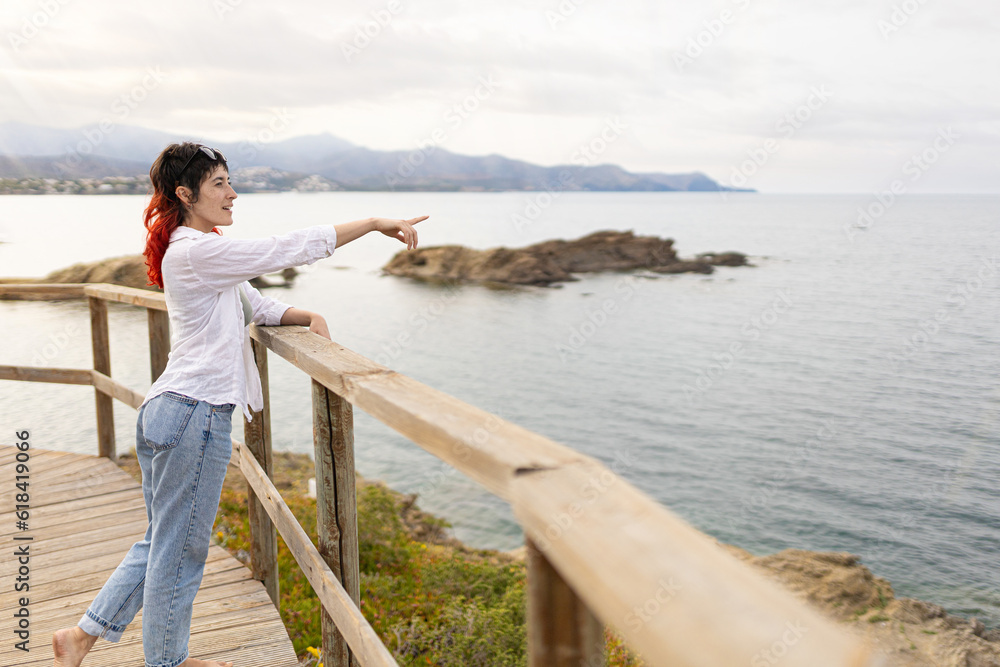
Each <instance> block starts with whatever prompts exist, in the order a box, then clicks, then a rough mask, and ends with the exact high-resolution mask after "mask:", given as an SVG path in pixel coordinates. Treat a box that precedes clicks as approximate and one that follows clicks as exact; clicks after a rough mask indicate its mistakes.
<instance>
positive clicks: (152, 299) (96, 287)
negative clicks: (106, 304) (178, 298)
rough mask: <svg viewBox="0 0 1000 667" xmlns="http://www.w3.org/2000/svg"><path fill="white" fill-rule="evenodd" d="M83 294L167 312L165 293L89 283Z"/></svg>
mask: <svg viewBox="0 0 1000 667" xmlns="http://www.w3.org/2000/svg"><path fill="white" fill-rule="evenodd" d="M83 293H84V294H86V295H87V296H88V297H91V298H96V299H103V300H104V301H117V302H119V303H128V304H131V305H133V306H142V307H144V308H152V309H153V310H164V311H165V310H166V309H167V300H166V297H165V296H164V295H163V292H159V291H155V292H154V291H153V290H145V289H136V288H134V287H124V286H122V285H112V284H110V283H89V284H87V286H86V287H84V289H83Z"/></svg>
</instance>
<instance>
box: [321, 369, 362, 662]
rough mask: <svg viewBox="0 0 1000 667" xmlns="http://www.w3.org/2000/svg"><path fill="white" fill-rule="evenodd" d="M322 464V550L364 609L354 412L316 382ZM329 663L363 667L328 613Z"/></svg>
mask: <svg viewBox="0 0 1000 667" xmlns="http://www.w3.org/2000/svg"><path fill="white" fill-rule="evenodd" d="M312 403H313V445H314V450H315V461H316V535H317V545H316V546H317V547H318V549H319V553H320V555H321V556H322V557H323V560H324V561H326V564H327V565H329V566H330V569H331V570H332V571H333V574H334V576H336V577H337V580H338V581H339V582H340V583H341V585H343V587H344V589H345V590H346V591H347V593H348V595H350V597H351V599H352V600H353V601H354V604H355V605H357V606H360V605H361V575H360V573H359V562H358V561H359V558H358V510H357V492H356V489H355V477H354V414H353V411H352V410H351V404H350V403H348V402H347V401H345V400H344V399H342V398H341V397H339V396H337V395H336V394H334V393H333V392H332V391H330V390H329V389H327V388H326V387H324V386H323V385H322V384H320V383H319V382H316V381H315V380H313V381H312ZM321 617H322V634H323V664H324V665H330V666H331V667H350V666H351V665H352V664H354V665H357V661H356V660H355V659H353V657H352V656H351V651H350V648H349V647H348V645H347V642H346V641H345V640H344V637H343V635H341V634H340V632H339V631H338V630H337V627H336V625H335V624H334V622H333V619H332V618H331V617H330V615H329V614H328V613H327V612H326V610H323V611H322V613H321Z"/></svg>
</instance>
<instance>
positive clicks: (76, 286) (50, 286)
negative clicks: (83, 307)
mask: <svg viewBox="0 0 1000 667" xmlns="http://www.w3.org/2000/svg"><path fill="white" fill-rule="evenodd" d="M86 286H87V284H86V283H42V282H32V283H0V299H5V300H9V301H59V300H61V299H82V298H83V296H84V294H83V290H84V288H85V287H86Z"/></svg>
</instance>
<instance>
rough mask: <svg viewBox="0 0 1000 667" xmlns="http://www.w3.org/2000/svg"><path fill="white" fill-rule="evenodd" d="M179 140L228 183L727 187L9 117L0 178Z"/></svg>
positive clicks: (600, 168) (123, 160)
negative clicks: (244, 174)
mask: <svg viewBox="0 0 1000 667" xmlns="http://www.w3.org/2000/svg"><path fill="white" fill-rule="evenodd" d="M183 140H189V141H192V140H193V141H198V142H200V143H204V144H206V145H209V146H212V147H216V148H218V149H219V150H221V151H222V152H223V153H224V154H225V155H226V158H227V160H228V162H229V166H230V170H232V171H233V174H234V181H236V180H237V178H236V176H237V175H238V174H239V173H240V171H241V170H244V171H250V172H252V173H254V174H260V173H261V170H260V169H249V168H268V169H267V170H265V171H267V172H268V173H270V174H275V173H277V174H278V175H279V176H280V178H277V179H274V182H280V183H283V184H284V183H291V182H295V181H297V180H301V179H306V178H308V177H312V178H313V180H314V181H315V180H322V181H323V182H324V183H327V184H329V186H330V187H329V189H343V190H440V191H449V190H464V191H497V190H543V189H551V190H605V191H607V190H612V191H718V190H734V188H729V187H726V186H722V185H720V184H719V183H717V182H716V181H714V180H712V179H711V178H709V177H708V176H706V175H704V174H702V173H700V172H691V173H684V174H664V173H632V172H629V171H626V170H625V169H622V168H621V167H619V166H616V165H612V164H596V165H588V164H579V163H578V164H567V165H557V166H554V167H543V166H539V165H534V164H531V163H528V162H524V161H521V160H513V159H510V158H506V157H503V156H502V155H496V154H493V155H487V156H470V155H459V154H457V153H452V152H451V151H448V150H445V149H444V148H441V147H437V146H433V145H430V146H428V147H425V148H422V149H418V148H415V149H413V150H409V151H407V150H397V151H379V150H372V149H370V148H364V147H362V146H357V145H355V144H352V143H350V142H349V141H345V140H344V139H340V138H338V137H335V136H333V135H331V134H319V135H311V136H300V137H294V138H290V139H285V140H282V141H270V142H266V141H263V140H257V141H243V142H239V143H234V142H215V141H211V140H210V139H208V138H196V137H195V138H193V137H179V136H176V135H173V134H168V133H165V132H160V131H157V130H151V129H147V128H142V127H137V126H126V125H110V126H109V125H105V126H104V127H102V126H99V125H91V126H86V127H81V128H77V129H58V128H50V127H41V126H36V125H28V124H25V123H13V122H7V123H0V178H8V179H30V178H52V179H60V180H73V179H81V178H104V177H115V176H144V175H146V174H148V173H149V165H150V162H151V160H152V157H153V156H155V155H157V154H158V153H159V152H160V151H161V150H162V149H163V148H164V147H165V146H167V145H168V144H170V143H172V142H176V141H183ZM271 170H276V171H271ZM281 187H283V186H281Z"/></svg>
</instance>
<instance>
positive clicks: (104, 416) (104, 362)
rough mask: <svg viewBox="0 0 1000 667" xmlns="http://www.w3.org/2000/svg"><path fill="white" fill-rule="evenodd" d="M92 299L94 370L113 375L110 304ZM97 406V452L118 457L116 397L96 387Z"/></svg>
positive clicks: (109, 456) (112, 457)
mask: <svg viewBox="0 0 1000 667" xmlns="http://www.w3.org/2000/svg"><path fill="white" fill-rule="evenodd" d="M87 298H88V300H89V301H90V342H91V345H92V347H93V350H94V370H95V371H97V372H98V373H103V374H104V375H107V376H108V377H111V339H110V336H109V334H108V304H107V303H105V302H104V300H103V299H99V298H97V297H93V296H91V297H87ZM94 403H95V405H96V408H97V455H98V456H104V457H107V458H109V459H111V460H112V461H113V460H114V459H115V411H114V400H113V399H112V398H111V397H110V396H108V395H107V394H105V393H104V392H103V391H101V390H100V389H97V388H96V387H95V388H94Z"/></svg>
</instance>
